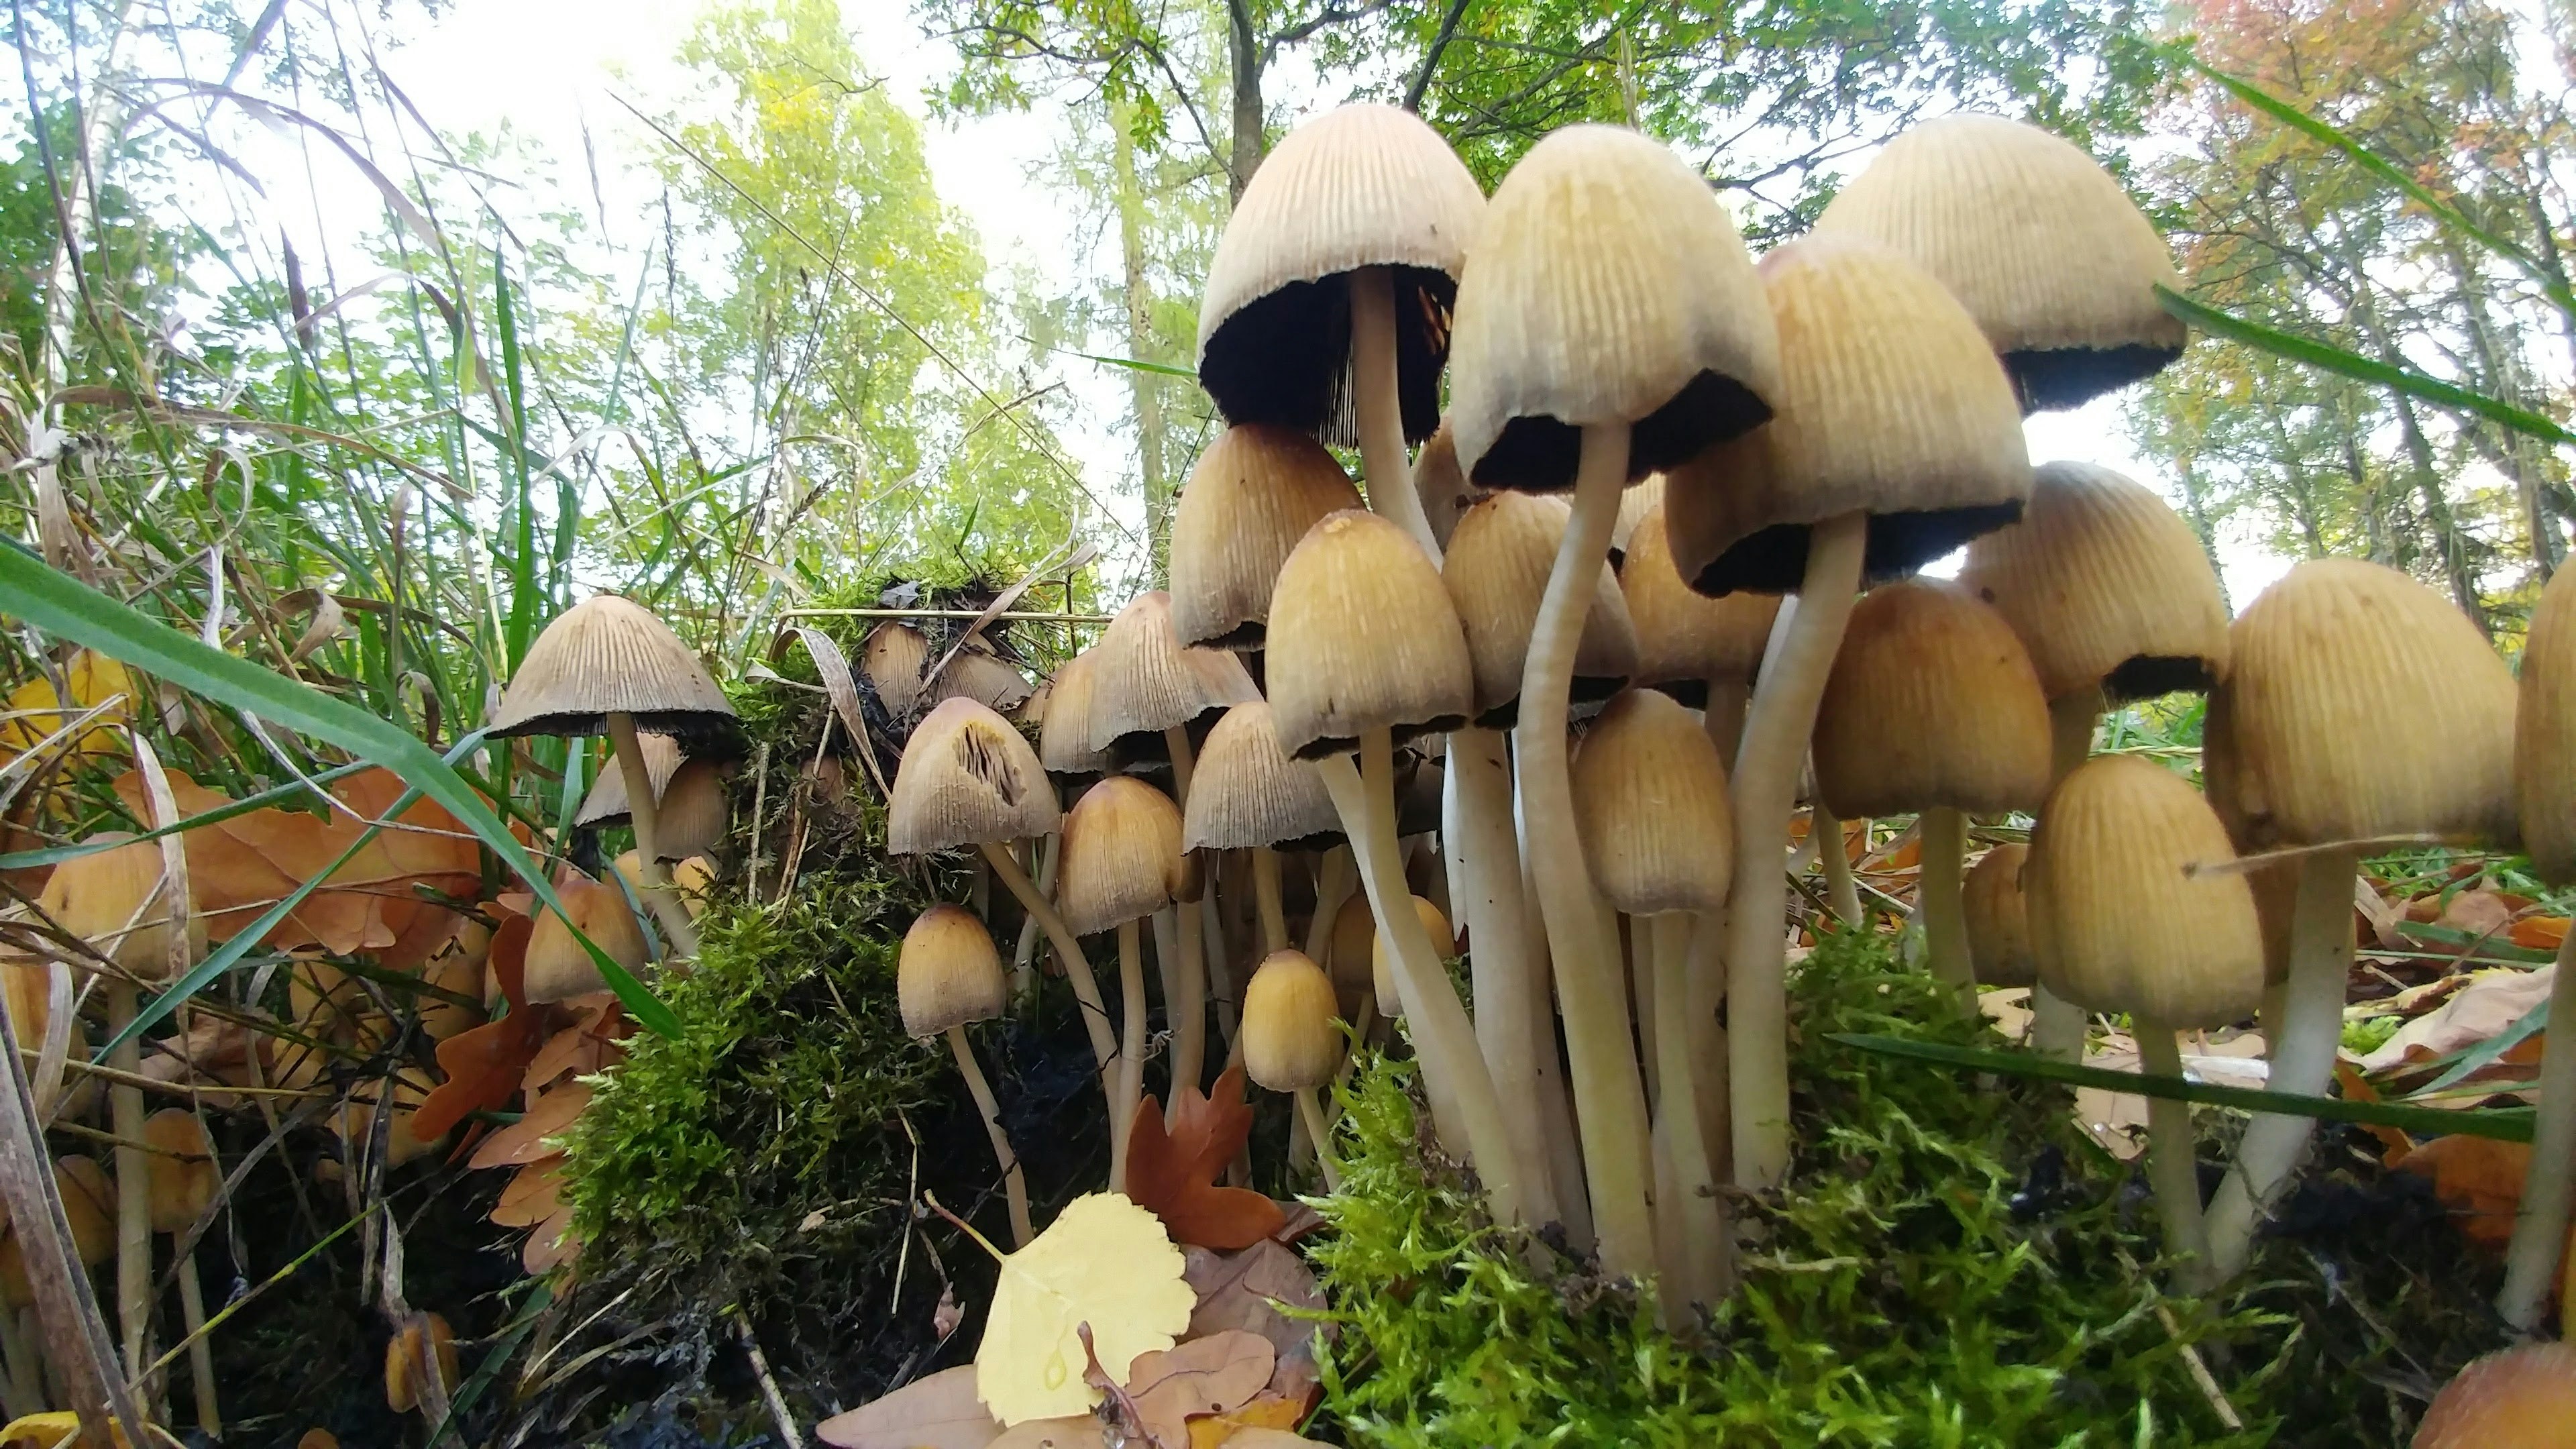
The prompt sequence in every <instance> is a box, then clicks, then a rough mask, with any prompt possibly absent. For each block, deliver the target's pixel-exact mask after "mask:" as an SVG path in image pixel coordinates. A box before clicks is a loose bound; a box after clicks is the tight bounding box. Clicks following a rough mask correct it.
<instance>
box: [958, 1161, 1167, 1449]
mask: <svg viewBox="0 0 2576 1449" xmlns="http://www.w3.org/2000/svg"><path fill="white" fill-rule="evenodd" d="M1181 1270H1182V1258H1181V1250H1180V1249H1179V1248H1177V1247H1175V1246H1173V1244H1172V1240H1171V1237H1170V1235H1169V1234H1168V1233H1166V1232H1165V1230H1164V1227H1163V1224H1162V1223H1161V1222H1159V1221H1157V1220H1156V1219H1155V1217H1154V1215H1153V1214H1151V1213H1149V1212H1146V1211H1145V1210H1144V1209H1143V1208H1140V1207H1138V1206H1137V1205H1136V1204H1135V1203H1134V1202H1132V1201H1130V1200H1129V1199H1127V1198H1125V1197H1122V1196H1120V1195H1118V1194H1117V1193H1088V1194H1085V1195H1084V1196H1082V1197H1078V1198H1075V1199H1074V1200H1073V1201H1072V1202H1070V1203H1067V1204H1066V1205H1065V1208H1064V1211H1063V1212H1061V1213H1058V1214H1057V1215H1056V1220H1055V1221H1054V1222H1053V1223H1050V1224H1048V1225H1047V1229H1046V1231H1045V1232H1042V1233H1040V1234H1038V1235H1037V1237H1036V1238H1035V1239H1033V1240H1032V1241H1031V1242H1030V1243H1029V1245H1028V1246H1027V1247H1025V1248H1022V1249H1020V1250H1019V1251H1018V1252H1016V1253H1012V1254H1010V1255H1008V1256H1007V1257H1004V1258H1003V1259H1002V1270H1001V1274H1000V1277H999V1280H998V1281H997V1282H996V1283H995V1284H994V1286H993V1305H992V1309H991V1311H990V1312H989V1313H988V1314H987V1315H986V1317H985V1321H984V1341H983V1343H982V1344H981V1345H980V1346H979V1347H977V1349H976V1350H975V1389H976V1394H977V1396H978V1397H979V1398H980V1399H982V1401H983V1403H984V1407H985V1408H986V1409H988V1410H990V1411H991V1412H992V1414H993V1417H994V1418H996V1419H999V1420H1001V1421H1002V1423H1003V1424H1004V1426H1006V1427H1008V1426H1013V1425H1018V1424H1023V1423H1026V1422H1028V1421H1029V1420H1031V1419H1054V1418H1063V1417H1065V1416H1067V1415H1071V1414H1080V1413H1083V1412H1085V1411H1087V1410H1089V1409H1090V1407H1091V1405H1092V1388H1091V1386H1090V1385H1089V1384H1087V1383H1085V1382H1084V1381H1083V1373H1084V1370H1085V1367H1086V1365H1087V1363H1088V1360H1089V1354H1087V1353H1086V1352H1085V1350H1084V1346H1083V1342H1082V1339H1081V1337H1080V1336H1079V1333H1078V1330H1079V1329H1080V1328H1081V1327H1082V1326H1083V1325H1084V1324H1088V1325H1090V1328H1091V1333H1092V1338H1093V1342H1094V1345H1095V1347H1096V1351H1097V1352H1098V1353H1099V1355H1100V1357H1101V1358H1102V1359H1103V1360H1104V1361H1105V1362H1109V1363H1121V1364H1124V1363H1133V1362H1134V1361H1135V1358H1136V1355H1138V1354H1140V1353H1146V1352H1150V1351H1153V1350H1157V1349H1167V1348H1170V1347H1171V1346H1172V1343H1173V1340H1174V1338H1175V1336H1176V1335H1178V1334H1180V1333H1181V1332H1182V1331H1183V1330H1185V1329H1187V1328H1188V1327H1189V1324H1190V1310H1191V1308H1192V1307H1193V1306H1194V1305H1195V1304H1196V1302H1197V1296H1196V1295H1195V1294H1193V1293H1191V1291H1190V1287H1189V1285H1188V1284H1187V1283H1185V1282H1183V1281H1181Z"/></svg>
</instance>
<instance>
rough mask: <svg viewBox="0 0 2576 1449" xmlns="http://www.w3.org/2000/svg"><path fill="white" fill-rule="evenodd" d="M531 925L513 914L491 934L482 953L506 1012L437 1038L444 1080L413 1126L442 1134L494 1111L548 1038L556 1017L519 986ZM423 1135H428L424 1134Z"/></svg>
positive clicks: (516, 1090) (502, 1104) (503, 1103)
mask: <svg viewBox="0 0 2576 1449" xmlns="http://www.w3.org/2000/svg"><path fill="white" fill-rule="evenodd" d="M531 929H532V926H531V924H530V922H529V920H528V918H527V917H525V916H513V917H511V918H510V919H508V920H507V921H504V922H503V923H502V925H501V929H500V930H499V931H497V932H495V933H493V936H492V948H491V954H490V955H489V956H488V957H486V958H485V962H484V964H485V966H486V967H487V968H488V970H489V972H490V975H491V977H492V979H493V980H494V981H495V982H496V983H498V985H499V988H500V990H501V993H502V997H503V999H504V1000H506V1001H508V1002H509V1004H510V1014H509V1015H507V1016H504V1017H502V1018H501V1019H500V1020H498V1021H491V1022H486V1023H484V1024H483V1025H481V1026H477V1027H470V1028H468V1029H466V1030H464V1031H460V1032H458V1033H457V1034H456V1035H454V1036H451V1037H449V1038H448V1039H447V1040H445V1041H443V1042H440V1043H439V1044H438V1069H439V1071H441V1072H442V1073H444V1074H446V1077H447V1080H446V1081H445V1082H443V1083H441V1084H440V1085H439V1087H438V1090H436V1091H434V1092H432V1093H430V1094H429V1100H428V1101H426V1102H423V1103H421V1104H420V1111H419V1112H418V1113H416V1114H414V1115H413V1117H412V1126H413V1128H414V1130H416V1131H418V1132H421V1133H424V1134H426V1136H427V1137H428V1138H434V1137H443V1136H445V1135H447V1133H448V1132H449V1131H450V1130H451V1129H453V1128H454V1127H455V1126H456V1124H457V1123H459V1122H462V1121H464V1120H465V1119H466V1117H467V1116H469V1115H471V1114H472V1113H475V1112H490V1111H497V1110H499V1109H500V1108H502V1107H505V1106H507V1105H509V1101H510V1099H511V1098H512V1097H515V1096H517V1095H518V1094H519V1086H520V1078H521V1077H522V1076H523V1075H524V1074H525V1073H526V1072H527V1069H528V1063H529V1062H530V1061H531V1060H532V1059H534V1058H535V1056H536V1054H537V1052H538V1050H539V1049H540V1048H542V1047H543V1046H544V1045H545V1043H546V1037H547V1036H548V1034H549V1033H550V1032H551V1031H552V1030H553V1027H554V1023H555V1022H556V1021H557V1020H558V1018H557V1016H556V1014H555V1012H554V1010H553V1008H551V1007H545V1006H530V1005H529V1004H528V1000H527V997H526V996H525V995H524V994H523V991H522V988H521V986H520V967H521V966H522V964H523V963H524V962H525V960H526V957H527V950H528V933H529V931H530V930H531ZM424 1140H426V1138H424Z"/></svg>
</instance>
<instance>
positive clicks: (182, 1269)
mask: <svg viewBox="0 0 2576 1449" xmlns="http://www.w3.org/2000/svg"><path fill="white" fill-rule="evenodd" d="M179 1321H180V1323H181V1325H182V1326H183V1327H184V1328H185V1329H186V1330H187V1333H188V1384H189V1387H190V1388H191V1389H192V1390H193V1391H194V1393H195V1396H196V1400H197V1427H198V1428H200V1429H203V1430H204V1431H205V1432H206V1437H208V1438H210V1439H218V1440H219V1439H221V1438H223V1434H224V1415H223V1408H222V1405H221V1403H220V1402H219V1401H218V1399H217V1397H216V1389H215V1347H214V1344H213V1343H212V1342H211V1341H209V1340H208V1339H207V1337H206V1335H205V1331H204V1330H205V1327H206V1291H205V1287H204V1285H202V1284H200V1283H199V1282H198V1281H197V1255H196V1252H195V1251H194V1250H193V1249H192V1250H190V1252H189V1253H188V1255H187V1256H186V1257H184V1258H181V1259H180V1260H179Z"/></svg>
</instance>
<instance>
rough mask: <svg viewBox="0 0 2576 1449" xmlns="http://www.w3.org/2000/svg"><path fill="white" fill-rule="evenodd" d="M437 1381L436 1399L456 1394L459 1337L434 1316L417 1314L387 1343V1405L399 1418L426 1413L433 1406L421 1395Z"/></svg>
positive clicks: (428, 1397) (441, 1318) (425, 1395)
mask: <svg viewBox="0 0 2576 1449" xmlns="http://www.w3.org/2000/svg"><path fill="white" fill-rule="evenodd" d="M433 1375H434V1376H435V1378H436V1387H437V1392H436V1396H435V1397H436V1399H439V1400H443V1399H445V1398H446V1397H447V1396H448V1395H449V1394H450V1393H453V1392H455V1389H456V1384H457V1362H456V1333H455V1330H453V1329H451V1328H449V1327H448V1326H447V1320H446V1319H445V1318H443V1317H441V1316H440V1315H438V1314H435V1313H423V1314H417V1315H415V1316H414V1317H413V1319H412V1321H411V1322H409V1323H406V1324H404V1325H403V1326H402V1329H401V1330H400V1331H399V1332H397V1333H395V1334H394V1336H393V1337H392V1338H389V1339H387V1340H386V1341H385V1405H386V1407H388V1408H390V1409H392V1410H393V1411H394V1412H395V1413H397V1414H408V1413H410V1412H411V1411H413V1410H414V1409H419V1410H420V1411H421V1412H423V1413H427V1412H428V1411H429V1410H428V1405H429V1404H430V1403H431V1402H433V1398H432V1396H431V1395H429V1394H425V1393H423V1392H422V1390H423V1389H425V1388H428V1387H429V1386H430V1381H431V1379H432V1376H433Z"/></svg>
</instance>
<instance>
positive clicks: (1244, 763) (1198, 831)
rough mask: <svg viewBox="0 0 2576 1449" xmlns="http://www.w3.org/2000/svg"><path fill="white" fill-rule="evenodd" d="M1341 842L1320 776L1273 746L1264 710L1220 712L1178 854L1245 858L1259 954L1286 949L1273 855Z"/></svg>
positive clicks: (1184, 812)
mask: <svg viewBox="0 0 2576 1449" xmlns="http://www.w3.org/2000/svg"><path fill="white" fill-rule="evenodd" d="M1341 838H1342V822H1341V817H1339V816H1337V815H1335V814H1334V813H1333V797H1332V796H1331V795H1329V794H1327V793H1325V791H1324V778H1323V776H1321V775H1319V774H1317V773H1315V767H1314V766H1312V765H1309V764H1306V763H1304V762H1302V761H1298V760H1292V759H1290V758H1289V757H1288V752H1287V751H1286V750H1283V749H1281V748H1280V747H1279V735H1278V732H1277V731H1276V730H1273V729H1272V728H1271V725H1270V706H1269V705H1268V704H1267V703H1265V702H1263V701H1261V700H1254V701H1252V702H1251V703H1248V704H1238V705H1236V706H1235V707H1234V708H1232V709H1229V710H1227V711H1226V712H1225V716H1224V718H1222V719H1219V720H1218V721H1217V722H1216V728H1214V729H1212V730H1210V731H1208V737H1207V742H1206V743H1205V744H1204V745H1202V746H1201V747H1200V749H1199V759H1198V773H1197V775H1196V777H1195V778H1194V779H1192V780H1191V782H1190V798H1189V800H1188V801H1187V802H1186V803H1184V804H1183V805H1182V807H1181V848H1182V849H1183V850H1194V851H1195V850H1249V851H1251V852H1252V880H1253V890H1254V896H1255V905H1256V908H1257V910H1258V913H1259V915H1260V918H1261V936H1262V949H1263V950H1264V952H1265V953H1266V952H1271V951H1281V950H1285V949H1287V946H1288V920H1287V914H1286V909H1285V907H1284V906H1283V905H1282V903H1281V896H1280V890H1281V887H1280V881H1279V852H1280V851H1282V850H1311V849H1316V848H1318V847H1321V846H1324V845H1329V844H1333V843H1336V842H1338V841H1340V840H1341Z"/></svg>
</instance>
